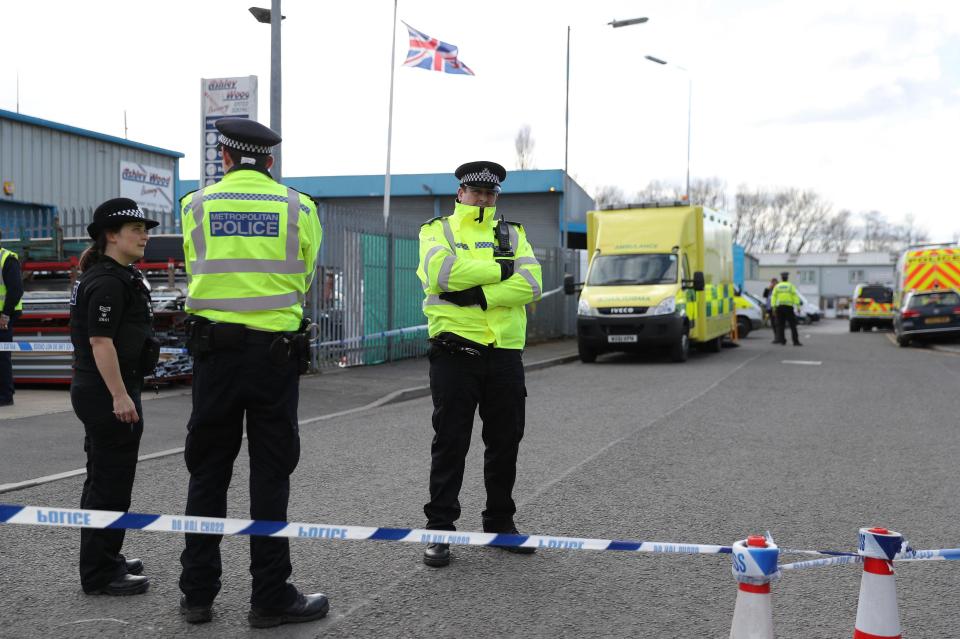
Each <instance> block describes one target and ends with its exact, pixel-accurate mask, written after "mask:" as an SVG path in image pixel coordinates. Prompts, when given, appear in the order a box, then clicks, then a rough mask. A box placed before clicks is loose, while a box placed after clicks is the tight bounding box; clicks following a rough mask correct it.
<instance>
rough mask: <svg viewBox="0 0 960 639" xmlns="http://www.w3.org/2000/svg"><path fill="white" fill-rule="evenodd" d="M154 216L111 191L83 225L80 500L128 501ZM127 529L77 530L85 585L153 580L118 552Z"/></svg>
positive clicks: (115, 505) (100, 590) (139, 426)
mask: <svg viewBox="0 0 960 639" xmlns="http://www.w3.org/2000/svg"><path fill="white" fill-rule="evenodd" d="M157 225H158V222H156V221H154V220H149V219H147V218H146V216H144V214H143V211H141V210H140V208H139V207H138V206H137V203H136V202H134V201H133V200H130V199H127V198H116V199H113V200H108V201H107V202H104V203H103V204H101V205H100V206H98V207H97V210H96V211H94V214H93V222H91V223H90V225H89V226H87V232H88V233H89V234H90V237H91V238H93V241H94V244H93V246H91V247H90V248H88V249H87V250H86V251H84V252H83V255H81V256H80V277H79V278H78V279H77V281H76V282H75V283H74V285H73V292H72V294H71V296H70V341H71V342H72V343H73V369H74V372H73V380H72V382H71V384H70V400H71V403H72V404H73V410H74V411H75V412H76V414H77V417H79V418H80V421H82V422H83V429H84V432H85V436H84V440H83V450H84V451H85V452H86V453H87V478H86V479H85V480H84V482H83V494H82V495H81V497H80V507H81V508H89V509H92V510H117V511H124V512H125V511H126V510H127V509H129V508H130V495H131V493H132V491H133V478H134V475H135V474H136V471H137V452H138V450H139V448H140V437H141V435H143V410H142V407H141V404H140V390H141V388H142V386H143V378H144V376H146V375H149V374H150V373H152V372H153V370H154V368H156V366H157V358H158V357H159V355H160V348H159V343H158V342H157V341H156V340H155V339H154V338H153V309H152V307H151V305H150V291H149V289H148V287H147V285H146V283H145V280H144V278H143V274H142V273H140V271H138V270H137V268H136V267H135V266H133V262H135V261H137V260H140V259H142V258H143V252H144V249H145V248H146V245H147V234H148V231H149V229H151V228H153V227H155V226H157ZM123 539H124V530H123V529H117V530H97V529H91V528H83V529H82V530H81V531H80V584H81V586H82V587H83V591H84V592H86V593H87V594H104V595H137V594H140V593H143V592H146V590H147V588H148V587H149V585H150V580H149V579H148V578H147V577H144V576H142V575H141V573H142V572H143V562H142V561H140V560H139V559H126V558H125V557H124V556H123V555H122V554H120V547H121V546H122V545H123Z"/></svg>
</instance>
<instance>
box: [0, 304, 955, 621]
mask: <svg viewBox="0 0 960 639" xmlns="http://www.w3.org/2000/svg"><path fill="white" fill-rule="evenodd" d="M801 335H802V336H803V339H804V342H805V344H806V345H805V346H804V347H802V348H794V347H790V346H786V347H780V346H774V345H772V344H770V343H769V338H770V334H769V331H760V332H755V333H753V334H752V335H751V336H750V337H749V338H748V339H747V340H745V341H744V342H743V345H742V346H741V347H740V348H736V349H724V350H723V352H721V353H719V354H696V355H694V356H693V357H692V358H691V360H690V361H689V362H687V363H686V364H682V365H677V364H671V363H668V362H666V361H665V360H662V359H659V358H643V357H631V356H616V355H613V356H604V357H601V359H600V360H599V361H598V363H597V364H593V365H582V364H579V363H575V364H568V365H564V366H558V367H554V368H549V369H546V370H543V371H540V372H536V373H533V374H530V375H529V376H528V379H527V387H528V392H529V399H528V408H527V428H526V437H525V439H524V442H523V444H522V446H521V452H520V457H521V458H520V465H519V472H518V478H517V488H516V491H515V496H516V498H517V501H518V505H519V513H518V517H517V523H518V525H519V527H520V529H521V530H522V531H525V532H536V533H543V534H560V535H573V536H581V537H600V538H608V539H609V538H621V539H642V540H656V541H675V542H697V543H717V544H729V543H731V542H732V541H734V540H735V539H740V538H743V537H745V536H746V535H747V534H753V533H762V532H764V531H767V530H769V531H770V532H771V533H772V534H773V535H774V537H775V539H776V540H777V542H778V543H779V544H780V545H781V546H783V547H794V548H834V549H846V550H852V549H853V548H854V546H855V544H856V538H857V530H858V528H859V527H861V526H865V525H870V526H872V525H883V526H888V527H890V528H892V529H895V530H898V531H900V532H902V533H904V534H905V535H906V536H907V537H908V539H910V541H911V542H912V543H913V545H914V547H916V548H940V547H955V546H960V539H958V538H957V537H958V532H957V526H956V523H955V518H956V512H957V494H958V488H960V479H958V473H957V470H956V459H957V458H958V455H960V437H958V436H957V432H956V424H957V418H956V415H957V411H958V405H957V400H956V398H957V385H958V381H960V357H957V356H955V355H949V354H943V353H937V352H933V351H929V350H923V349H900V348H897V347H896V346H895V345H893V344H892V343H891V342H890V341H889V339H888V338H887V335H886V334H884V333H869V334H859V333H858V334H849V333H847V332H846V324H845V323H843V322H834V323H825V324H820V325H815V326H814V327H812V328H807V327H804V328H802V330H801ZM785 360H786V361H790V360H793V361H804V362H807V363H806V364H798V363H785ZM813 362H819V364H814V363H813ZM430 408H431V407H430V402H429V399H426V398H424V399H418V400H414V401H410V402H405V403H402V404H396V405H391V406H385V407H381V408H377V409H373V410H370V411H366V412H363V413H357V414H352V415H348V416H345V417H343V418H341V419H336V420H331V421H326V422H318V423H316V424H311V425H308V426H304V427H303V428H302V430H301V435H302V440H303V446H302V449H303V453H302V457H301V462H300V466H299V468H298V470H297V472H296V473H295V475H294V477H293V482H292V483H293V485H292V491H291V494H292V496H291V504H290V518H291V520H296V521H305V522H322V523H329V524H353V525H369V526H378V525H379V526H401V527H406V526H420V525H422V524H423V515H422V510H421V508H422V504H423V501H424V500H425V497H426V483H427V472H428V464H429V442H430V437H431V434H432V432H431V429H430V426H429V416H430ZM481 466H482V446H481V445H479V437H477V438H475V445H474V448H473V450H472V451H471V453H470V458H469V460H468V472H467V476H466V479H465V482H464V489H463V491H462V493H461V503H462V505H463V512H464V516H463V519H462V520H461V522H460V525H461V528H462V529H464V530H476V529H477V528H478V527H479V526H480V511H481V510H482V508H483V488H482V479H481ZM247 469H248V465H247V462H246V458H245V454H243V453H242V454H241V458H240V459H239V460H238V463H237V468H236V471H235V478H236V481H235V482H234V486H233V488H232V493H231V495H230V513H229V515H228V516H231V517H246V516H247V515H246V512H245V504H246V503H248V501H247V487H246V477H247ZM81 481H82V479H81V478H71V479H66V480H63V481H59V482H56V483H52V484H48V485H44V486H39V487H35V488H30V489H26V490H22V491H17V492H13V493H8V494H5V495H2V496H0V501H2V502H8V503H9V502H12V503H21V504H32V505H48V506H54V507H58V506H59V507H70V506H73V505H75V503H76V501H77V496H78V495H79V493H80V485H81ZM186 481H187V475H186V472H185V470H184V468H183V464H182V461H181V460H180V459H179V458H178V457H170V458H165V459H159V460H152V461H148V462H144V463H142V464H141V465H140V468H139V471H138V478H137V483H136V486H135V490H134V497H133V503H134V510H137V511H139V512H157V513H178V512H182V511H183V507H184V502H185V492H186ZM77 539H78V533H77V532H76V531H75V530H67V529H47V528H35V527H26V526H23V527H21V526H4V527H0V601H3V602H5V605H4V606H3V607H2V608H0V637H33V636H40V635H42V636H45V637H61V636H62V637H98V638H108V637H123V636H135V635H136V636H156V637H244V636H264V635H265V634H266V632H270V633H271V634H272V636H277V637H374V636H377V637H421V636H431V637H493V636H521V637H692V636H708V637H723V636H726V635H727V634H728V633H729V627H730V620H731V617H732V611H733V604H734V599H735V596H736V586H735V582H734V581H733V578H732V576H731V574H730V561H729V557H727V556H717V557H713V556H678V555H640V554H628V553H616V552H588V551H579V552H578V551H561V550H554V551H540V552H538V553H537V554H536V555H533V556H516V555H512V554H509V553H506V552H503V551H501V550H497V549H492V548H470V547H467V548H458V547H455V548H454V557H455V558H454V561H453V563H452V564H451V565H450V566H449V567H447V568H444V569H439V570H437V569H431V568H428V567H426V566H424V565H423V564H422V563H421V561H420V554H421V552H422V547H421V546H419V545H413V544H397V543H389V542H343V541H339V542H338V541H315V542H308V541H294V542H292V549H293V564H294V575H293V581H294V583H296V584H297V585H298V586H299V587H301V588H302V589H304V590H306V591H311V592H312V591H316V590H320V591H323V592H326V593H327V594H328V595H329V596H330V597H331V613H330V616H329V617H328V619H326V620H324V621H321V622H316V623H311V624H303V625H301V626H285V627H282V628H280V629H277V630H274V631H253V630H251V629H249V628H247V626H246V623H245V613H246V609H247V605H248V604H247V600H248V596H249V587H250V577H249V574H248V572H247V564H248V560H249V555H248V550H247V545H248V542H247V540H245V539H242V538H228V539H225V540H224V543H223V554H224V564H225V571H224V589H223V591H222V592H221V594H220V597H219V598H218V600H217V602H216V605H215V617H214V621H213V623H211V624H207V625H205V626H200V627H189V626H188V625H187V624H185V623H184V622H183V621H182V620H181V619H180V618H179V617H178V615H177V601H178V596H179V592H178V590H177V585H176V581H177V577H178V574H179V562H178V556H179V552H180V549H181V547H182V540H181V539H180V538H179V537H177V536H175V535H169V534H159V533H143V532H131V533H129V534H128V537H127V542H126V544H125V551H127V553H128V555H129V556H139V557H142V558H143V559H144V562H145V563H146V566H147V573H148V574H149V575H150V576H151V578H152V580H153V585H152V588H151V590H150V592H149V593H148V594H146V595H144V596H140V597H130V598H121V599H110V598H106V597H88V596H85V595H83V594H82V593H81V591H80V588H79V584H78V580H77V577H76V566H75V564H76V552H77ZM785 559H786V560H790V559H793V558H785ZM796 559H799V558H796ZM957 570H960V565H957V562H924V563H915V564H901V565H899V567H898V571H897V582H898V590H899V595H900V614H901V620H902V624H903V627H904V637H954V636H956V635H957V633H956V628H958V627H960V612H958V608H957V606H956V583H957V578H958V573H957ZM859 580H860V573H859V569H858V568H857V567H855V566H844V567H838V568H822V569H815V570H807V571H800V572H793V573H789V574H787V575H786V576H785V577H784V578H783V579H782V580H780V581H778V582H777V583H775V584H774V599H773V602H774V624H775V629H776V636H777V637H779V638H781V639H784V638H794V637H795V638H804V639H811V638H821V637H822V638H827V637H829V638H831V639H832V638H836V637H842V636H850V635H852V633H853V625H854V619H855V616H856V604H857V593H858V589H859Z"/></svg>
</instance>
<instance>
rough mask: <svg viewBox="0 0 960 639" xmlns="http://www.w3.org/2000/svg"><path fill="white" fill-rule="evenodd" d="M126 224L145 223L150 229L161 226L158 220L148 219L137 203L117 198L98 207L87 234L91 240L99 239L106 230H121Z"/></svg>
mask: <svg viewBox="0 0 960 639" xmlns="http://www.w3.org/2000/svg"><path fill="white" fill-rule="evenodd" d="M126 222H143V224H144V225H145V226H146V227H147V228H148V229H152V228H153V227H155V226H159V225H160V222H158V221H156V220H150V219H147V216H146V215H144V213H143V211H141V210H140V207H139V206H138V205H137V203H136V202H134V201H133V200H131V199H130V198H126V197H115V198H113V199H112V200H107V201H106V202H104V203H103V204H101V205H100V206H98V207H97V210H96V211H94V212H93V222H90V224H88V225H87V233H89V234H90V237H91V238H93V239H97V237H99V236H100V233H102V232H103V231H104V229H115V228H119V227H121V226H123V225H124V223H126Z"/></svg>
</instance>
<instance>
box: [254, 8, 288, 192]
mask: <svg viewBox="0 0 960 639" xmlns="http://www.w3.org/2000/svg"><path fill="white" fill-rule="evenodd" d="M250 13H252V14H253V17H254V18H256V19H257V22H262V23H264V24H269V25H270V128H271V129H273V130H274V131H276V132H277V135H280V103H281V94H282V92H283V91H282V83H281V81H280V21H281V20H283V19H284V18H286V16H284V15H281V13H280V0H270V8H269V9H262V8H260V7H250ZM281 149H282V145H278V146H277V147H276V148H275V149H274V151H273V168H272V169H271V172H272V173H273V177H274V179H276V180H277V181H278V182H279V181H280V178H281V176H282V175H283V172H282V171H281V168H280V164H281V163H280V156H281V152H282V151H281Z"/></svg>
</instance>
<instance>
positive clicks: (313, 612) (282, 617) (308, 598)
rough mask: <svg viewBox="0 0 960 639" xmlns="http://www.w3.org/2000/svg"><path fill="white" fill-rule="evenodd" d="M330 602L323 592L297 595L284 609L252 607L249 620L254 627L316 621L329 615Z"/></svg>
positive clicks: (248, 616) (270, 626)
mask: <svg viewBox="0 0 960 639" xmlns="http://www.w3.org/2000/svg"><path fill="white" fill-rule="evenodd" d="M328 610H330V602H329V601H327V596H326V595H324V594H321V593H319V592H318V593H316V594H313V595H304V594H299V595H297V599H296V601H294V602H293V603H292V604H290V605H289V606H287V607H286V608H284V609H282V610H272V609H269V608H250V614H248V615H247V621H249V622H250V625H251V626H253V627H254V628H272V627H274V626H279V625H280V624H285V623H303V622H304V621H316V620H317V619H322V618H323V617H326V616H327V611H328Z"/></svg>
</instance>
